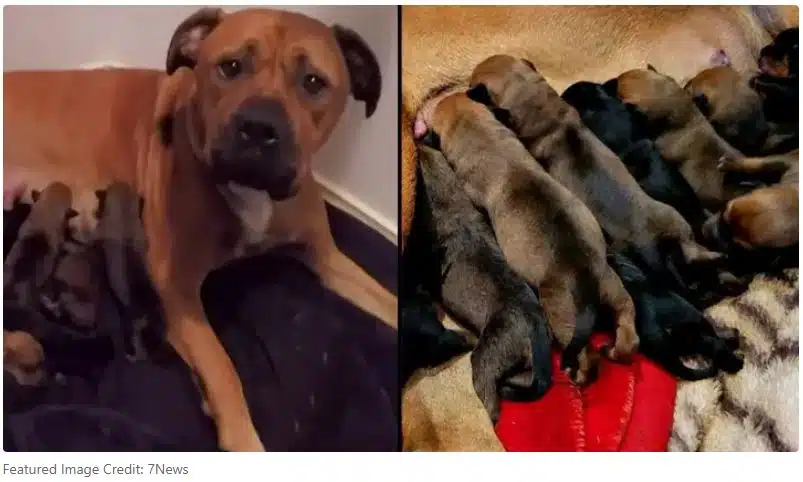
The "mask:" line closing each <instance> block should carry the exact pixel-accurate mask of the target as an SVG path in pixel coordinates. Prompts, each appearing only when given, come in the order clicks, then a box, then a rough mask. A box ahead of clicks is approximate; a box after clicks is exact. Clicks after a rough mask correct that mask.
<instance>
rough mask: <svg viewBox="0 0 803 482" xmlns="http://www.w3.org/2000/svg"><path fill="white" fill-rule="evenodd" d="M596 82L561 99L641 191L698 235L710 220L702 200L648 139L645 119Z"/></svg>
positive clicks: (581, 84)
mask: <svg viewBox="0 0 803 482" xmlns="http://www.w3.org/2000/svg"><path fill="white" fill-rule="evenodd" d="M610 88H613V87H610V86H609V87H605V86H603V85H601V84H596V83H593V82H577V83H575V84H573V85H571V86H570V87H569V88H568V89H566V91H565V92H563V94H562V95H561V97H562V98H563V100H565V101H566V102H568V103H569V104H570V105H571V106H572V107H574V108H575V109H576V110H577V112H578V113H579V114H580V117H581V119H582V120H583V123H584V124H585V125H586V126H588V128H589V129H591V131H592V132H593V133H594V135H596V136H597V137H598V138H599V139H600V140H601V141H602V142H603V143H604V144H605V145H606V146H608V148H610V149H611V150H612V151H613V152H614V153H616V155H617V156H619V158H620V159H621V160H622V162H623V163H624V164H625V166H627V170H628V171H629V172H630V174H631V175H632V176H633V177H634V178H635V179H636V181H637V182H638V183H639V185H640V186H641V188H642V189H644V191H645V192H646V193H647V194H648V195H649V196H650V197H652V198H653V199H655V200H657V201H661V202H662V203H664V204H668V205H670V206H672V207H673V208H675V209H676V210H677V211H678V212H679V213H680V215H681V216H683V217H684V218H685V219H686V221H688V222H689V224H690V225H691V226H692V229H693V230H694V233H695V235H697V236H699V235H700V229H701V228H702V225H703V223H704V222H705V220H706V218H707V216H706V213H705V210H704V209H703V206H702V204H701V203H700V200H699V199H698V198H697V195H696V194H695V193H694V190H693V189H692V187H691V186H690V185H689V183H688V181H686V179H685V178H684V177H683V175H681V174H680V172H678V170H677V169H676V168H675V167H673V166H671V165H669V164H667V163H666V161H664V159H663V158H662V157H661V155H660V154H659V153H658V151H657V150H656V149H655V145H654V144H653V142H652V141H651V140H650V139H649V138H648V135H647V130H646V125H647V124H646V118H644V115H643V114H642V113H640V112H639V111H638V109H637V108H636V107H635V106H633V105H630V104H625V103H624V102H622V101H621V100H619V98H618V97H616V95H611V94H610V92H609V91H608V89H610Z"/></svg>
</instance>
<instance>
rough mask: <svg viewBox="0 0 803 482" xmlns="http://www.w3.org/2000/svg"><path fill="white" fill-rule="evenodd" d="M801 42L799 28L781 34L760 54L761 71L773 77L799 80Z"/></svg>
mask: <svg viewBox="0 0 803 482" xmlns="http://www.w3.org/2000/svg"><path fill="white" fill-rule="evenodd" d="M799 42H800V31H799V29H798V28H797V27H793V28H788V29H786V30H784V31H783V32H781V33H779V34H778V35H777V36H776V37H775V39H774V40H773V41H772V43H771V44H769V45H767V46H766V47H764V48H763V49H761V51H760V52H759V54H758V57H759V58H758V68H759V70H761V72H762V73H764V74H768V75H771V76H773V77H794V78H797V73H798V72H797V69H798V66H797V64H798V43H799Z"/></svg>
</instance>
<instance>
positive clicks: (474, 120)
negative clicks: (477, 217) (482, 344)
mask: <svg viewBox="0 0 803 482" xmlns="http://www.w3.org/2000/svg"><path fill="white" fill-rule="evenodd" d="M425 122H427V125H430V126H432V127H431V134H430V140H431V142H432V143H433V144H435V145H436V147H437V148H440V149H441V150H442V151H443V153H444V156H445V157H446V159H447V161H448V162H449V164H451V165H452V166H453V168H454V170H455V174H456V175H457V178H458V179H459V180H460V181H461V182H462V183H463V185H464V188H465V190H466V192H467V193H468V195H469V197H470V198H472V200H473V201H474V203H475V204H477V205H479V206H482V207H483V208H484V209H485V210H486V212H487V213H488V216H489V218H490V220H491V225H492V226H493V229H494V232H495V234H496V238H497V241H498V242H499V247H500V248H501V249H502V253H503V254H504V256H505V259H506V261H507V262H508V264H509V265H510V267H511V268H513V270H514V271H516V272H517V273H518V274H519V275H520V276H522V277H523V278H524V279H525V280H527V282H529V283H530V284H531V285H533V286H535V287H537V289H538V292H539V295H540V298H541V300H542V304H543V307H544V312H545V313H546V315H547V319H548V320H549V326H550V328H551V331H552V336H553V337H554V338H555V339H556V341H557V342H558V343H559V344H560V345H561V346H562V347H564V348H565V351H564V358H563V360H564V361H563V366H564V368H568V369H569V371H570V376H571V377H572V379H573V380H574V382H575V383H577V384H585V383H588V382H589V381H590V380H591V379H592V378H593V377H594V369H595V359H596V357H595V356H593V355H591V354H589V353H588V351H587V344H588V339H589V337H590V335H591V331H592V329H593V327H594V325H595V324H596V321H597V319H598V316H599V314H598V311H599V309H600V308H599V307H600V305H602V306H605V307H607V308H609V309H610V310H611V311H612V313H613V314H614V319H615V323H616V341H615V344H614V346H613V347H612V348H610V349H609V350H608V353H607V354H608V356H610V357H611V358H612V359H615V360H627V359H629V357H630V356H631V355H632V354H633V353H634V352H635V351H636V350H637V348H638V335H637V334H636V329H635V318H634V317H635V311H634V308H633V301H632V300H631V299H630V296H629V295H628V294H627V292H626V291H625V289H624V286H623V285H622V282H621V280H620V279H619V277H618V276H617V275H616V273H615V272H614V271H613V269H612V268H611V267H610V266H609V265H608V263H607V261H606V257H605V256H606V253H605V249H606V246H605V239H604V237H603V235H602V230H601V229H600V227H599V224H597V221H596V220H595V219H594V215H593V214H592V213H591V211H589V209H588V208H587V207H586V206H585V205H584V204H583V202H582V201H581V200H580V199H578V198H577V197H576V196H574V195H573V194H572V193H571V192H570V191H569V190H568V189H566V188H565V187H564V186H562V185H561V184H560V183H558V182H556V181H555V180H554V179H552V177H550V176H549V174H547V172H546V171H544V169H543V168H542V167H541V166H540V165H539V164H538V162H536V161H535V160H534V159H533V158H532V157H531V156H530V154H529V153H528V152H527V150H526V149H525V148H524V146H523V145H522V144H521V142H519V140H518V139H517V138H516V136H515V134H513V132H511V131H510V130H509V129H507V128H506V127H505V126H504V125H502V124H501V123H500V122H499V121H497V120H496V119H495V118H494V115H493V113H492V112H491V111H490V110H489V109H487V108H486V107H485V106H483V105H482V104H480V103H478V102H474V101H473V100H471V99H469V98H468V96H466V94H464V93H455V94H451V95H448V96H446V97H444V98H443V99H442V100H441V101H440V102H438V103H437V105H436V106H435V107H434V109H433V111H432V116H431V117H429V118H427V119H425ZM432 138H434V140H432Z"/></svg>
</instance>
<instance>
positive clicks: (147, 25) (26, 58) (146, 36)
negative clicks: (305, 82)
mask: <svg viewBox="0 0 803 482" xmlns="http://www.w3.org/2000/svg"><path fill="white" fill-rule="evenodd" d="M197 8H198V7H195V6H143V7H128V6H76V7H68V6H57V7H43V6H7V7H5V8H4V19H3V55H4V58H3V70H18V69H67V68H78V67H80V66H81V65H82V64H86V63H89V62H101V63H104V62H116V63H122V64H124V65H128V66H137V67H152V68H159V69H162V68H164V58H165V53H166V51H167V45H168V42H169V40H170V37H171V35H172V34H173V30H174V29H175V27H176V26H177V25H178V24H179V23H180V22H181V21H182V20H183V19H184V18H186V17H187V16H188V15H190V14H192V13H193V12H194V11H195V10H197ZM226 8H228V9H229V10H233V9H236V8H238V7H226ZM286 8H288V9H292V10H296V11H299V12H301V13H304V14H307V15H310V16H313V17H316V18H318V19H320V20H321V21H323V22H325V23H327V24H332V23H340V24H342V25H344V26H348V27H350V28H352V29H354V30H356V31H357V32H358V33H359V34H360V35H361V36H362V37H363V38H365V40H366V41H367V42H368V44H369V45H370V46H371V47H372V48H373V50H374V53H375V54H376V56H377V58H378V60H379V64H380V66H381V69H382V76H383V90H382V97H381V99H380V101H379V106H378V108H377V111H376V113H375V114H374V116H373V117H371V119H365V118H364V113H365V108H364V106H363V104H362V103H357V102H355V101H353V99H352V101H351V102H349V105H348V108H347V111H346V112H345V114H344V115H343V118H342V120H341V121H340V124H339V125H338V127H337V129H336V130H335V132H334V134H333V136H332V138H331V139H330V141H329V142H328V144H327V145H326V146H324V148H323V149H322V151H321V152H320V154H319V156H318V157H317V159H316V163H315V167H316V169H315V172H316V176H317V177H318V178H319V179H320V180H321V182H322V183H324V185H326V186H327V187H329V189H330V191H332V192H333V193H334V196H335V197H338V198H340V200H341V201H345V202H346V203H348V204H351V207H352V208H356V209H357V210H358V211H361V213H362V214H364V215H366V216H368V217H369V218H371V220H372V221H374V222H376V223H378V224H379V225H380V226H379V227H381V228H384V229H382V231H384V232H385V234H389V233H392V235H393V236H394V237H395V233H396V231H397V219H398V216H397V205H398V196H397V191H398V185H399V183H398V169H397V163H398V161H397V159H398V152H397V151H398V149H397V139H398V132H399V130H398V120H399V116H398V93H397V92H398V75H399V73H398V61H397V55H398V35H397V30H398V23H397V17H396V15H397V14H396V12H397V9H396V7H395V6H390V7H385V6H308V7H286Z"/></svg>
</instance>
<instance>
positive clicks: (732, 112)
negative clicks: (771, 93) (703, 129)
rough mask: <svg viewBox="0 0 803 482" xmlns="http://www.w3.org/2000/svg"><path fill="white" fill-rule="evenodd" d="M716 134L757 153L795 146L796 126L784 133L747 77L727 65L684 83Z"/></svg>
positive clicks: (751, 154)
mask: <svg viewBox="0 0 803 482" xmlns="http://www.w3.org/2000/svg"><path fill="white" fill-rule="evenodd" d="M683 88H684V90H686V92H688V93H689V94H691V96H692V98H693V99H694V103H695V104H696V105H697V108H699V109H700V112H702V114H703V115H704V116H705V117H706V118H707V119H708V121H709V122H710V123H711V125H712V126H713V127H714V130H716V131H717V134H719V135H720V136H722V138H723V139H725V140H726V141H728V143H730V144H731V145H732V146H734V147H735V148H737V149H739V150H740V151H741V152H743V153H744V154H747V155H750V156H760V155H764V154H772V153H781V152H787V151H789V150H791V149H794V148H795V147H797V143H798V135H797V132H796V131H797V129H795V130H794V131H793V132H789V133H785V132H782V131H779V126H777V125H774V124H771V123H770V122H769V121H767V118H766V116H765V115H764V103H763V101H762V100H761V96H760V95H759V94H758V92H756V91H755V90H754V89H753V88H752V87H750V79H749V78H748V77H746V76H743V75H742V74H740V73H739V72H737V71H736V70H735V69H733V68H732V67H730V66H725V67H714V68H711V69H706V70H703V71H702V72H700V73H699V74H697V75H696V76H695V77H694V78H693V79H691V80H690V81H689V82H687V83H686V85H685V86H684V87H683Z"/></svg>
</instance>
